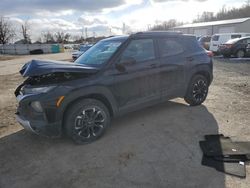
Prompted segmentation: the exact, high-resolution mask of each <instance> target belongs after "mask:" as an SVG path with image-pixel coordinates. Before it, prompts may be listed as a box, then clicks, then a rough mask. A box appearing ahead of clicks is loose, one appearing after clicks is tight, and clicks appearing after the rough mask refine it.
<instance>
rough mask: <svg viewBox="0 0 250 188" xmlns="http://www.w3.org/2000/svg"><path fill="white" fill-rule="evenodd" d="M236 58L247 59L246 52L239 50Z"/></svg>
mask: <svg viewBox="0 0 250 188" xmlns="http://www.w3.org/2000/svg"><path fill="white" fill-rule="evenodd" d="M236 57H237V58H243V57H245V51H244V50H238V51H237V52H236Z"/></svg>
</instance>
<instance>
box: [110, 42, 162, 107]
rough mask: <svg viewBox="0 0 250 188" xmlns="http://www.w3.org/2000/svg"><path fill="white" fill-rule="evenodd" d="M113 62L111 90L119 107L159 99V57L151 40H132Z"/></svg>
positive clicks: (132, 105) (138, 104)
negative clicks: (113, 71)
mask: <svg viewBox="0 0 250 188" xmlns="http://www.w3.org/2000/svg"><path fill="white" fill-rule="evenodd" d="M115 64H116V65H115V67H116V68H115V74H114V81H115V84H114V85H113V93H114V95H115V98H116V100H117V101H118V106H119V108H120V109H121V110H123V109H127V108H132V107H135V106H140V105H141V104H143V103H146V102H149V101H151V100H157V99H160V91H159V89H160V88H159V87H160V84H159V71H160V69H159V59H157V58H156V53H155V42H154V40H153V39H151V38H145V39H131V41H130V42H129V43H128V45H127V47H126V48H125V49H124V50H123V51H122V53H121V55H120V56H119V58H117V61H116V62H115ZM119 67H120V68H119Z"/></svg>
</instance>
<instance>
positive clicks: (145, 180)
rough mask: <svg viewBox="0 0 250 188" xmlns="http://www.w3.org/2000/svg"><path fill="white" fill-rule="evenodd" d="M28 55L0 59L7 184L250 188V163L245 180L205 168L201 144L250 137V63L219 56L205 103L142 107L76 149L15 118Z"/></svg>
mask: <svg viewBox="0 0 250 188" xmlns="http://www.w3.org/2000/svg"><path fill="white" fill-rule="evenodd" d="M42 58H45V57H42ZM50 58H51V56H50ZM52 58H55V59H67V58H70V56H69V54H63V55H62V54H58V55H57V56H56V55H55V56H53V57H52ZM26 60H27V59H15V60H10V61H8V62H7V61H2V62H0V72H1V75H0V89H1V93H0V117H1V121H0V187H1V188H5V187H6V188H9V187H26V188H27V187H37V188H39V187H65V188H68V187H102V188H103V187H126V188H127V187H157V188H158V187H171V188H172V187H211V188H214V187H218V188H222V187H237V188H238V187H246V188H247V187H249V185H250V166H247V178H246V179H240V178H236V177H232V176H228V175H224V174H223V173H220V172H217V171H216V170H214V169H211V168H208V167H204V166H201V164H200V163H201V157H202V153H201V151H200V149H199V144H198V142H199V140H202V139H203V136H204V135H205V134H218V133H222V134H224V135H227V136H230V137H231V138H232V139H234V140H242V141H250V127H249V122H250V108H249V106H250V61H233V60H222V59H218V58H217V59H215V61H214V67H215V70H214V76H215V78H214V82H213V84H212V86H211V87H210V92H209V95H208V98H207V100H206V102H205V103H204V105H202V106H198V107H189V106H187V105H186V104H185V103H184V101H183V100H182V99H176V100H173V101H170V102H167V103H165V104H161V105H157V106H153V107H150V108H147V109H144V110H140V111H137V112H135V113H131V114H128V115H126V116H124V117H122V118H118V119H115V120H113V122H112V126H111V127H110V129H109V130H108V131H107V133H106V135H105V136H104V137H103V138H102V139H100V140H99V141H97V142H95V143H93V144H89V145H83V146H77V145H74V144H73V143H72V142H71V141H70V140H67V139H47V138H42V137H39V136H36V135H32V134H30V133H27V132H26V131H24V130H21V129H22V128H21V127H20V126H19V125H18V124H17V123H16V122H15V119H14V116H13V114H14V112H15V106H16V102H15V98H14V96H13V92H14V89H15V87H16V86H17V85H18V84H19V83H20V82H22V78H21V77H20V76H19V75H18V74H17V73H16V72H17V70H18V68H19V67H20V66H21V65H22V64H23V63H24V62H25V61H26ZM8 63H9V65H11V66H6V65H7V64H8ZM7 69H8V70H7Z"/></svg>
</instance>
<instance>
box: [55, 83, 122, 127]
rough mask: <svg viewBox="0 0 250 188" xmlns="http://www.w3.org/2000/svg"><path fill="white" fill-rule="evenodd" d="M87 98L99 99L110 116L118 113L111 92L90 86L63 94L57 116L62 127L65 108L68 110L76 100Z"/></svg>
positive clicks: (103, 88)
mask: <svg viewBox="0 0 250 188" xmlns="http://www.w3.org/2000/svg"><path fill="white" fill-rule="evenodd" d="M87 98H90V99H96V100H99V101H101V102H102V103H103V104H104V105H105V106H106V107H107V109H108V110H109V112H110V116H111V117H113V116H116V114H117V113H118V108H117V105H116V101H115V99H114V97H113V95H112V93H111V92H110V91H109V90H108V89H107V88H105V87H91V88H83V89H79V90H76V91H74V92H72V93H70V94H69V95H68V96H65V99H64V101H63V102H62V105H61V106H60V110H59V112H58V114H57V115H58V117H57V118H58V119H60V120H61V122H62V124H61V126H62V128H63V127H64V121H65V117H66V113H67V110H69V109H70V107H71V106H72V105H74V104H75V103H76V102H77V101H79V100H82V99H87Z"/></svg>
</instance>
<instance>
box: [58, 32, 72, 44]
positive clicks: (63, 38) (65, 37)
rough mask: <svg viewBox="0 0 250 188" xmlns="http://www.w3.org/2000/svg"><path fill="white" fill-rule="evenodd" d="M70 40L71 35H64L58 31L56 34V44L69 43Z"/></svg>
mask: <svg viewBox="0 0 250 188" xmlns="http://www.w3.org/2000/svg"><path fill="white" fill-rule="evenodd" d="M69 38H70V34H69V33H64V32H63V31H58V32H56V34H55V39H56V42H58V43H67V42H68V40H69Z"/></svg>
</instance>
